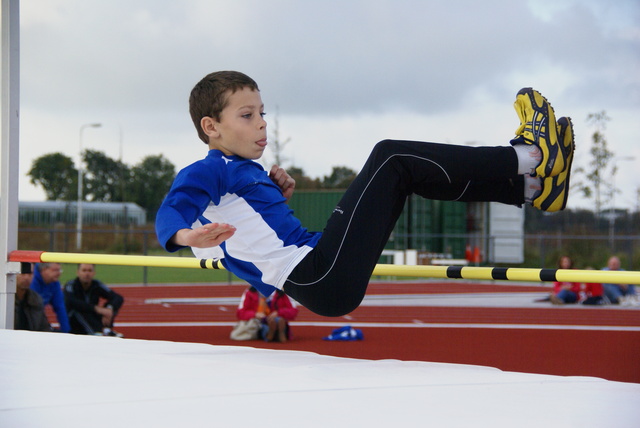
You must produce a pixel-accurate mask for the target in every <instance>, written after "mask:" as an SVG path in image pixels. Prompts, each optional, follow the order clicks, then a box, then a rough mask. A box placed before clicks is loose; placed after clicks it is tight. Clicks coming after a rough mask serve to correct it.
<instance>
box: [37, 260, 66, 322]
mask: <svg viewBox="0 0 640 428" xmlns="http://www.w3.org/2000/svg"><path fill="white" fill-rule="evenodd" d="M61 274H62V268H61V267H60V263H38V264H37V265H36V271H35V272H34V274H33V280H32V281H31V289H32V290H33V291H35V292H36V293H38V294H39V295H40V297H42V302H43V303H44V305H45V306H46V305H51V306H52V307H53V310H54V312H55V313H56V317H57V318H58V323H59V324H60V331H61V332H62V333H69V331H71V326H70V325H69V317H68V316H67V308H66V307H65V305H64V295H63V294H62V286H61V285H60V281H59V279H60V275H61Z"/></svg>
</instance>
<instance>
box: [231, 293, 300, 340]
mask: <svg viewBox="0 0 640 428" xmlns="http://www.w3.org/2000/svg"><path fill="white" fill-rule="evenodd" d="M236 315H237V317H238V319H239V320H241V321H243V320H244V321H246V320H250V319H252V318H257V319H259V320H260V322H261V324H262V328H261V330H260V333H259V338H262V339H264V340H265V341H267V342H271V341H273V340H275V339H277V340H278V341H279V342H286V341H287V340H290V339H291V329H290V327H289V322H290V321H293V320H294V319H295V317H296V316H297V315H298V308H296V306H295V304H294V303H293V302H292V301H291V300H290V299H289V297H288V296H287V295H286V294H285V293H284V292H282V291H281V290H276V292H275V293H273V294H272V295H271V296H270V297H269V298H265V297H263V296H261V295H260V294H259V293H258V290H256V289H255V288H254V287H249V288H248V289H247V290H246V291H245V292H244V293H243V294H242V298H241V299H240V305H239V306H238V309H237V311H236Z"/></svg>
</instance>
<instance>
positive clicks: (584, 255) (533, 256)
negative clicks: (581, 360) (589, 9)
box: [18, 225, 640, 270]
mask: <svg viewBox="0 0 640 428" xmlns="http://www.w3.org/2000/svg"><path fill="white" fill-rule="evenodd" d="M82 233H83V240H82V244H83V245H82V248H80V249H79V248H76V247H75V244H76V240H75V234H76V230H75V229H73V228H69V227H67V226H60V227H53V228H26V227H25V228H20V229H19V230H18V248H19V249H21V250H40V251H55V252H91V253H92V252H95V253H108V254H154V253H155V254H157V253H160V252H162V248H161V247H160V245H159V244H158V241H157V239H156V236H155V231H154V230H153V228H152V227H151V226H148V225H147V226H141V227H137V226H128V227H118V226H116V227H113V228H98V227H97V226H96V227H95V228H85V229H84V230H83V232H82ZM398 237H399V236H398V235H396V238H398ZM412 238H413V239H412V240H413V241H414V242H415V241H419V240H421V241H423V242H428V241H429V240H430V239H432V240H434V241H436V242H439V241H441V240H442V239H443V238H447V239H450V240H452V241H460V242H473V243H474V245H478V246H479V248H480V253H481V258H480V262H479V263H480V265H485V266H486V265H493V263H494V262H493V261H492V260H491V254H493V253H494V252H493V251H492V249H493V248H494V245H495V240H496V239H498V238H496V237H490V236H486V237H483V236H479V235H478V234H469V235H464V234H456V235H455V236H453V235H442V234H421V235H418V234H415V235H412ZM499 238H500V239H504V238H505V237H504V236H501V237H499ZM513 238H514V239H524V263H522V264H521V265H519V266H521V267H538V268H555V267H557V266H556V262H557V260H558V258H559V257H560V256H561V255H569V256H571V257H572V258H573V259H574V261H575V263H576V267H577V268H588V267H592V268H594V269H600V268H601V267H603V266H605V265H606V262H607V259H608V258H609V257H610V256H611V255H614V254H615V255H617V256H619V257H620V259H621V261H622V267H623V268H624V269H627V270H639V269H640V235H615V236H612V235H564V234H562V233H556V234H528V235H524V238H523V237H522V235H521V236H518V237H513ZM457 247H459V246H454V248H457ZM422 250H427V251H428V250H429V249H428V248H427V249H422ZM438 252H442V250H441V249H438ZM454 252H455V254H449V256H450V257H452V258H461V257H464V256H465V255H464V254H459V252H460V250H459V249H456V250H455V251H454Z"/></svg>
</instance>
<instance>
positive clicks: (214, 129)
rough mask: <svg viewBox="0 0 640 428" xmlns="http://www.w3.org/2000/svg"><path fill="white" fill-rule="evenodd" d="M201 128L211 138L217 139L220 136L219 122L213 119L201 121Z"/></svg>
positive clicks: (204, 118)
mask: <svg viewBox="0 0 640 428" xmlns="http://www.w3.org/2000/svg"><path fill="white" fill-rule="evenodd" d="M200 126H201V127H202V130H203V131H204V133H205V134H207V136H209V137H212V138H215V137H217V136H218V135H219V131H218V122H216V121H215V119H213V118H212V117H209V116H205V117H203V118H202V119H200Z"/></svg>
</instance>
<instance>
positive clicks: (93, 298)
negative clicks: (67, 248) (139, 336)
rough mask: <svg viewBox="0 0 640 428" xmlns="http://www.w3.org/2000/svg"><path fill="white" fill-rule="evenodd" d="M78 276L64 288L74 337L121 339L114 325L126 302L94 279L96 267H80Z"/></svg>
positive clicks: (80, 265) (88, 265)
mask: <svg viewBox="0 0 640 428" xmlns="http://www.w3.org/2000/svg"><path fill="white" fill-rule="evenodd" d="M77 275H78V276H77V277H76V278H75V279H72V280H70V281H68V282H67V284H66V285H65V287H64V295H65V301H66V304H67V310H68V312H69V321H70V323H71V333H74V334H94V335H104V336H118V337H122V334H120V333H118V332H116V331H115V330H113V323H114V321H115V318H116V315H117V314H118V311H119V310H120V307H122V304H123V303H124V298H123V297H122V296H121V295H120V294H118V293H116V292H115V291H113V290H111V289H110V288H109V287H107V286H106V285H104V284H103V283H102V282H101V281H98V280H97V279H95V278H94V277H95V275H96V267H95V265H93V264H89V263H80V264H79V265H78V271H77ZM101 301H102V304H101Z"/></svg>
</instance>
